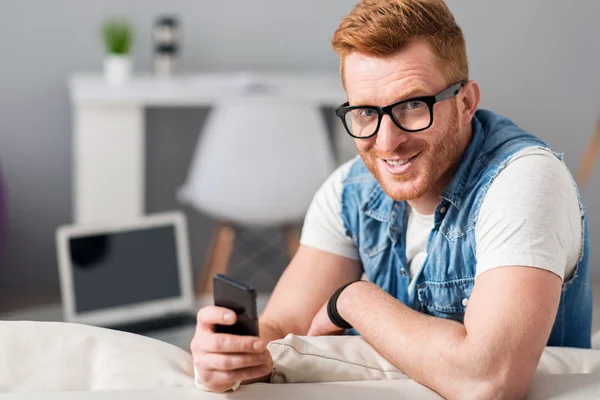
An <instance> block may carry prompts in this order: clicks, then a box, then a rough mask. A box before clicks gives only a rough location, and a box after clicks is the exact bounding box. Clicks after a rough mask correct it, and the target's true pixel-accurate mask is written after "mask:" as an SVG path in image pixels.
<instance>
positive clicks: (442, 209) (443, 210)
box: [440, 206, 448, 214]
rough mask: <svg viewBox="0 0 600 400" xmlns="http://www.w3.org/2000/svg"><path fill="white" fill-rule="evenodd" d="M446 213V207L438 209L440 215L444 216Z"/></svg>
mask: <svg viewBox="0 0 600 400" xmlns="http://www.w3.org/2000/svg"><path fill="white" fill-rule="evenodd" d="M446 211H448V207H446V206H443V207H442V208H440V212H441V213H442V214H446Z"/></svg>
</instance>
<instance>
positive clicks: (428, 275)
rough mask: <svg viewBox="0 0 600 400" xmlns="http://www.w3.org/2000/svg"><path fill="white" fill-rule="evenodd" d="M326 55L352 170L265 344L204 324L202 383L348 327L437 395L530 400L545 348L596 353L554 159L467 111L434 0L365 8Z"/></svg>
mask: <svg viewBox="0 0 600 400" xmlns="http://www.w3.org/2000/svg"><path fill="white" fill-rule="evenodd" d="M333 47H334V49H335V50H336V52H337V53H338V54H339V56H340V60H341V74H342V79H343V82H344V87H345V89H346V92H347V95H348V103H347V104H345V105H343V106H341V107H340V108H339V109H338V110H336V114H337V115H338V116H339V117H340V118H341V119H342V121H343V122H344V125H345V127H346V129H347V131H348V133H349V134H350V135H351V136H352V137H354V140H355V143H356V147H357V149H358V152H359V154H360V157H359V158H356V159H354V160H352V161H350V162H349V163H347V164H345V165H343V166H342V167H341V168H339V169H338V170H337V171H336V172H334V173H333V175H332V176H331V177H330V178H329V179H328V180H327V182H325V184H324V185H323V186H322V188H321V189H320V190H319V192H318V193H317V194H316V195H315V197H314V200H313V203H312V205H311V207H310V209H309V211H308V214H307V216H306V221H305V225H304V230H303V234H302V240H301V246H300V249H299V250H298V253H297V254H296V256H295V257H294V259H293V260H292V261H291V263H290V265H289V267H288V268H287V269H286V271H285V273H284V274H283V276H282V277H281V280H280V281H279V282H278V284H277V287H276V288H275V290H274V292H273V294H272V297H271V299H270V302H269V304H268V305H267V307H266V309H265V311H264V313H263V314H262V316H261V318H260V331H261V338H260V339H258V338H253V337H232V336H227V335H219V334H215V333H213V326H214V324H227V323H233V322H234V319H235V315H234V314H233V313H232V312H230V311H228V310H225V309H220V308H216V307H206V308H203V309H202V310H200V312H199V313H198V327H197V332H196V336H195V338H194V340H193V341H192V351H193V355H194V363H195V365H196V367H197V369H198V372H199V376H200V379H201V380H202V381H203V383H204V384H205V385H206V386H207V387H208V388H210V389H211V390H214V391H225V390H227V389H229V388H231V387H232V385H233V384H234V383H235V382H237V381H242V380H243V381H247V382H252V381H254V380H260V379H263V380H264V379H266V378H265V377H268V376H269V373H270V371H271V367H272V361H271V358H270V355H269V353H268V351H267V350H265V345H266V343H268V342H269V341H271V340H275V339H278V338H282V337H285V336H286V335H287V334H288V333H294V334H297V335H327V334H331V333H338V332H340V330H341V329H342V328H349V327H350V326H351V327H352V328H353V329H352V330H350V331H349V333H356V332H358V333H359V334H360V335H362V337H363V338H364V339H365V340H366V341H367V342H369V343H370V344H371V345H372V346H373V347H374V348H375V349H376V350H377V351H378V352H379V353H381V354H382V355H383V356H384V357H386V358H387V359H388V360H389V361H390V362H392V363H393V364H394V365H396V366H397V367H398V368H399V369H401V370H402V371H404V372H405V373H406V374H407V375H408V376H409V377H411V378H412V379H414V380H416V381H418V382H420V383H422V384H423V385H426V386H427V387H429V388H431V389H433V390H434V391H436V392H438V393H439V394H441V395H442V396H444V397H447V398H457V399H467V398H478V399H479V398H506V399H515V398H522V397H523V396H525V394H526V393H527V390H528V387H529V385H530V383H531V380H532V378H533V376H534V373H535V370H536V366H537V363H538V362H539V359H540V357H541V354H542V351H543V349H544V347H545V346H546V345H552V346H572V347H584V348H585V347H589V346H590V324H591V293H590V285H589V272H588V268H589V266H588V258H589V246H588V245H589V243H588V239H587V223H586V219H585V215H584V213H583V211H582V207H581V205H580V201H579V196H578V191H577V189H576V186H575V184H574V182H573V180H572V178H571V175H570V173H569V172H568V170H567V168H566V167H565V165H564V164H563V162H562V161H561V156H560V155H557V154H555V153H553V152H551V151H550V150H549V149H548V147H547V146H546V144H544V143H543V142H542V141H541V140H539V139H537V138H535V137H534V136H532V135H530V134H528V133H526V132H525V131H523V130H522V129H520V128H519V127H517V126H516V125H515V124H513V123H512V122H511V121H509V120H508V119H505V118H503V117H501V116H499V115H497V114H494V113H492V112H489V111H484V110H477V106H478V104H479V98H480V91H479V86H478V84H477V83H476V82H474V81H472V80H469V77H468V66H467V57H466V50H465V42H464V39H463V35H462V32H461V30H460V28H459V27H458V26H457V25H456V22H455V20H454V17H453V16H452V14H451V12H450V11H449V9H448V8H447V6H446V5H445V4H444V2H443V1H442V0H363V1H362V2H361V3H359V4H358V5H357V6H356V8H355V9H354V10H353V11H352V12H351V13H350V14H349V15H348V16H347V17H346V18H345V19H344V20H343V21H342V23H341V24H340V26H339V28H338V29H337V31H336V33H335V35H334V37H333ZM307 162H310V161H309V160H307ZM290 179H293V177H290ZM363 273H364V274H365V275H366V277H367V278H368V281H365V280H359V278H360V277H361V275H362V274H363ZM357 280H359V281H357ZM350 282H352V283H351V284H349V285H347V286H345V285H346V284H348V283H350ZM334 292H335V295H334V296H332V294H333V293H334ZM330 299H331V301H330ZM328 303H331V304H332V307H331V309H330V310H329V311H330V312H329V313H328V311H327V307H326V305H327V304H328ZM332 321H335V323H334V322H332Z"/></svg>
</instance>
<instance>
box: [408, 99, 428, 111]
mask: <svg viewBox="0 0 600 400" xmlns="http://www.w3.org/2000/svg"><path fill="white" fill-rule="evenodd" d="M422 107H425V103H423V102H422V101H409V102H408V103H406V108H407V109H408V110H418V109H419V108H422Z"/></svg>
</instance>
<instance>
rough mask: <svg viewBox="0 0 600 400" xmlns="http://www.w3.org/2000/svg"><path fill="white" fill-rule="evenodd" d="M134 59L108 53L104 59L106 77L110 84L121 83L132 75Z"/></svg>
mask: <svg viewBox="0 0 600 400" xmlns="http://www.w3.org/2000/svg"><path fill="white" fill-rule="evenodd" d="M131 70H132V61H131V57H129V56H118V55H112V54H111V55H108V56H106V58H105V59H104V79H106V81H107V82H108V83H109V84H110V85H115V86H116V85H121V84H123V83H124V82H126V81H127V80H128V79H129V77H130V76H131Z"/></svg>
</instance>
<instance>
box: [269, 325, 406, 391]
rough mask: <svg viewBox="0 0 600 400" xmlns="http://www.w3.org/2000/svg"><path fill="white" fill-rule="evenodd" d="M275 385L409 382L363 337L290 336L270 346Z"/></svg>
mask: <svg viewBox="0 0 600 400" xmlns="http://www.w3.org/2000/svg"><path fill="white" fill-rule="evenodd" d="M267 348H268V349H269V351H270V352H271V356H272V357H273V363H274V366H275V372H276V373H275V375H274V376H273V379H272V380H271V382H273V383H283V382H286V383H301V382H339V381H364V380H382V379H408V377H407V376H406V375H404V374H403V373H402V372H401V371H400V370H399V369H398V368H396V367H394V366H393V365H392V364H391V363H390V362H389V361H388V360H386V359H385V358H384V357H383V356H382V355H381V354H379V353H378V352H377V351H376V350H375V349H374V348H373V347H371V345H369V344H368V343H367V342H365V341H364V340H363V339H362V338H361V337H360V336H296V335H293V334H289V335H287V336H286V337H285V338H284V339H280V340H275V341H273V342H271V343H269V345H268V346H267Z"/></svg>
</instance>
